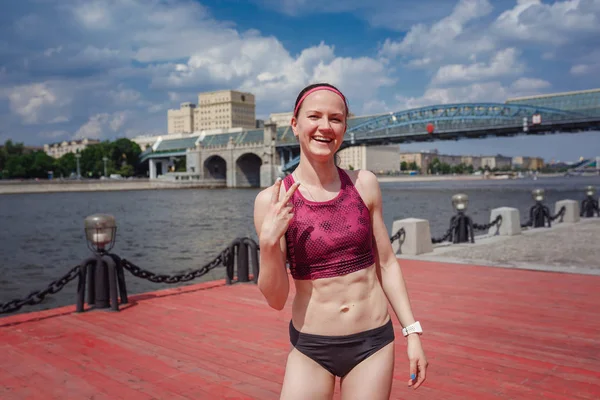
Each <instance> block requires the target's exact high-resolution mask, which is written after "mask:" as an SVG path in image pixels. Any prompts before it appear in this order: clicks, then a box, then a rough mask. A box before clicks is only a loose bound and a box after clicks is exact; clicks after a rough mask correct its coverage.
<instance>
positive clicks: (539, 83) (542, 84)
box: [511, 78, 551, 93]
mask: <svg viewBox="0 0 600 400" xmlns="http://www.w3.org/2000/svg"><path fill="white" fill-rule="evenodd" d="M550 86H551V84H550V82H548V81H545V80H543V79H537V78H519V79H517V80H516V81H514V82H513V83H512V85H511V88H512V90H514V91H517V92H521V93H522V92H527V91H536V90H540V89H547V88H549V87H550Z"/></svg>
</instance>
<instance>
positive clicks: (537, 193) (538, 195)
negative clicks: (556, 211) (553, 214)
mask: <svg viewBox="0 0 600 400" xmlns="http://www.w3.org/2000/svg"><path fill="white" fill-rule="evenodd" d="M545 194H546V193H545V191H544V189H539V188H538V189H534V190H532V191H531V197H533V200H535V205H534V206H532V207H531V209H530V210H529V220H530V221H531V226H532V227H533V228H543V227H545V226H546V221H548V227H550V225H551V221H550V209H548V207H546V206H545V205H544V203H543V202H544V198H545Z"/></svg>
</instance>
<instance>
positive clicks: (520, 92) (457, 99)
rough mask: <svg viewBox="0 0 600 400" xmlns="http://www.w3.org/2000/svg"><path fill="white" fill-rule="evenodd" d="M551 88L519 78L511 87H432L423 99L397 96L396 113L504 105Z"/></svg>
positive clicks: (545, 83)
mask: <svg viewBox="0 0 600 400" xmlns="http://www.w3.org/2000/svg"><path fill="white" fill-rule="evenodd" d="M550 86H551V85H550V83H549V82H546V81H544V80H541V79H535V78H519V79H517V80H516V81H514V82H512V83H511V84H509V85H503V84H502V83H501V82H498V81H494V82H484V83H471V84H469V85H465V86H459V87H450V88H437V87H430V88H428V89H427V90H426V91H425V93H424V94H423V95H422V96H421V97H405V96H396V102H397V105H396V107H395V111H397V110H404V109H410V108H417V107H425V106H430V105H435V104H453V103H477V102H486V103H488V102H494V103H504V101H506V99H508V98H511V97H522V96H530V95H534V94H539V93H540V90H541V89H547V88H549V87H550Z"/></svg>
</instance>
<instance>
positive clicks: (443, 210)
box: [0, 176, 600, 312]
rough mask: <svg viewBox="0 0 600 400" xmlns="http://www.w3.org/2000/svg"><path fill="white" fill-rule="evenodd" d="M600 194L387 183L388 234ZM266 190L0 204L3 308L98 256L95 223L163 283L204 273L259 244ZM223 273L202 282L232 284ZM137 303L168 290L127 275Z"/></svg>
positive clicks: (64, 299) (71, 294)
mask: <svg viewBox="0 0 600 400" xmlns="http://www.w3.org/2000/svg"><path fill="white" fill-rule="evenodd" d="M586 185H594V186H595V187H596V188H600V177H598V176H594V177H570V178H563V177H561V178H540V179H538V180H536V181H533V180H531V179H520V180H493V181H491V180H476V181H439V182H416V181H415V182H384V183H381V191H382V195H383V213H384V220H385V224H386V226H387V228H388V232H389V233H390V234H391V233H392V232H391V227H392V223H393V221H394V220H396V219H402V218H410V217H414V218H423V219H427V220H429V222H430V227H431V233H432V235H433V236H435V237H439V236H441V235H443V233H444V232H445V231H446V230H447V229H448V226H449V221H450V218H451V217H452V215H453V214H454V210H453V208H452V205H451V197H452V195H453V194H455V193H458V192H463V193H466V194H468V195H469V209H468V214H469V215H470V216H471V217H472V218H473V220H474V221H475V222H476V223H480V224H483V223H487V222H488V221H489V215H490V211H491V210H492V209H493V208H496V207H503V206H506V207H515V208H518V209H519V210H520V212H521V220H522V221H523V222H524V221H525V220H526V219H527V215H528V212H529V208H530V207H531V206H532V205H533V200H532V199H531V190H532V189H534V188H537V187H540V188H544V189H546V202H545V203H546V204H547V205H548V206H549V207H550V210H551V212H552V213H554V203H555V202H556V201H558V200H563V199H573V200H577V201H581V200H582V199H583V196H584V195H583V188H584V187H585V186H586ZM258 192H259V189H189V190H142V191H125V192H96V193H48V194H18V195H4V196H0V221H2V222H1V223H2V229H0V303H4V302H6V301H9V300H12V299H14V298H23V297H25V296H26V295H27V294H28V293H30V292H31V291H33V290H38V289H44V288H45V287H46V286H47V285H48V284H49V283H50V282H51V281H53V280H54V279H56V278H59V277H61V276H63V275H64V274H66V273H67V272H68V271H69V269H71V268H72V267H74V266H75V265H77V264H79V262H81V261H82V260H83V259H85V258H86V257H88V256H89V255H90V251H89V250H88V248H87V246H86V243H85V234H84V230H83V221H84V219H85V217H86V216H88V215H91V214H95V213H108V214H112V215H114V216H115V218H116V221H117V225H118V233H117V241H116V245H115V247H114V249H113V251H112V252H113V253H116V254H118V255H119V256H121V257H122V258H127V259H128V260H130V261H132V262H133V263H135V264H136V265H138V266H140V267H142V268H144V269H148V270H151V271H153V272H156V273H161V274H173V273H176V272H180V271H185V270H193V269H197V268H199V267H200V266H202V265H204V264H205V263H207V262H209V261H210V260H212V259H213V258H214V257H215V256H216V255H217V254H219V252H220V251H221V250H223V249H224V248H225V247H226V246H227V244H228V243H229V242H230V241H231V240H233V239H235V238H236V237H243V236H248V237H251V238H253V239H255V240H256V233H255V231H254V225H253V215H252V213H253V203H254V198H255V196H256V194H257V193H258ZM224 276H225V275H224V270H223V268H217V269H216V270H214V271H212V272H211V273H209V274H208V275H206V276H205V277H204V278H203V279H199V280H196V281H192V282H190V283H197V282H200V281H203V280H214V279H221V278H223V277H224ZM126 280H127V289H128V292H129V293H130V294H134V293H140V292H147V291H152V290H157V289H161V288H165V287H168V286H172V285H168V284H156V283H152V282H149V281H145V280H142V279H139V278H136V277H133V276H132V275H130V274H129V273H127V272H126ZM75 291H76V281H73V282H71V283H70V284H69V285H67V286H66V287H65V289H63V290H62V291H61V292H59V293H58V294H56V295H53V296H49V297H47V298H46V300H45V301H44V302H43V303H42V304H40V305H37V306H25V307H23V308H22V309H21V311H20V312H27V311H34V310H40V309H47V308H54V307H57V306H61V305H67V304H73V303H74V302H75Z"/></svg>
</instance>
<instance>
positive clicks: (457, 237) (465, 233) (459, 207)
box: [450, 193, 475, 243]
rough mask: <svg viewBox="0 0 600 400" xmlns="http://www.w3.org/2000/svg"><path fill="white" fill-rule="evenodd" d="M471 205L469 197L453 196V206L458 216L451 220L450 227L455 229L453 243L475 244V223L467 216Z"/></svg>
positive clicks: (460, 194) (459, 194) (462, 194)
mask: <svg viewBox="0 0 600 400" xmlns="http://www.w3.org/2000/svg"><path fill="white" fill-rule="evenodd" d="M468 204H469V196H467V195H466V194H464V193H458V194H455V195H454V196H452V205H453V206H454V209H455V210H456V212H457V214H456V215H455V216H453V217H452V219H451V220H450V226H451V227H452V229H453V232H452V242H453V243H465V242H469V239H470V242H471V243H474V242H475V233H474V231H473V221H472V220H471V217H469V216H468V215H466V214H465V211H467V205H468Z"/></svg>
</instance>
